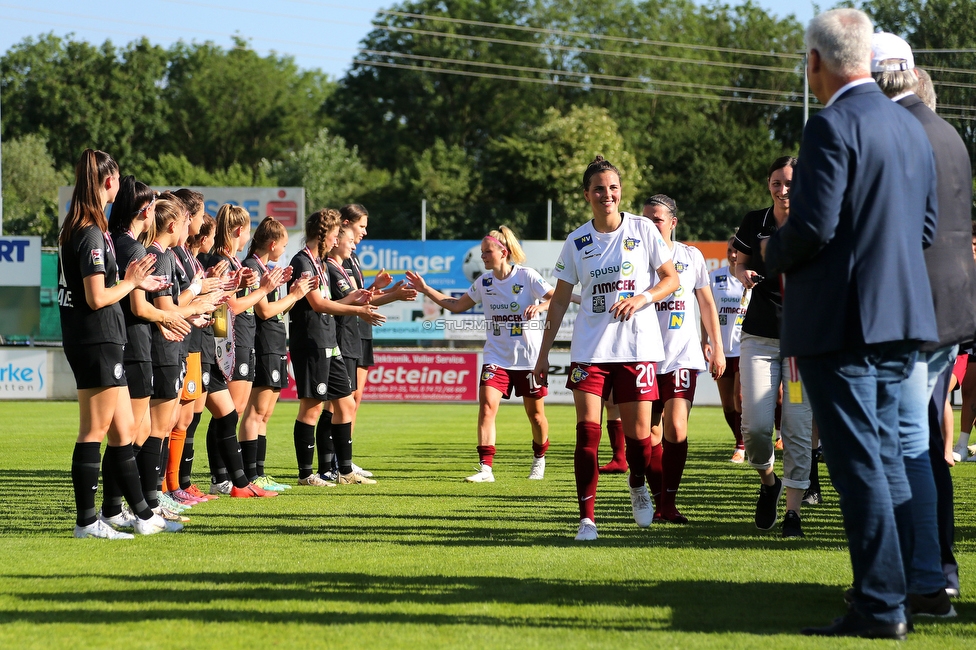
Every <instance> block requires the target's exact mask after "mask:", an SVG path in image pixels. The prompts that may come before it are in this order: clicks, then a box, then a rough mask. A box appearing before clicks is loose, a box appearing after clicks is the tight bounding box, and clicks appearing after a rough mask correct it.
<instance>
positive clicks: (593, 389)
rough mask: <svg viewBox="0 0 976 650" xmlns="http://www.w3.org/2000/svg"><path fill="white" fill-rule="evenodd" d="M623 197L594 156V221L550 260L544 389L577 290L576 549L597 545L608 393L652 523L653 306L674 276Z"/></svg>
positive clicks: (590, 194) (634, 487)
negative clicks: (552, 284)
mask: <svg viewBox="0 0 976 650" xmlns="http://www.w3.org/2000/svg"><path fill="white" fill-rule="evenodd" d="M620 196H621V184H620V173H619V172H618V171H617V168H616V167H614V166H613V165H612V164H610V163H609V162H608V161H606V160H604V159H603V157H602V156H597V157H596V159H595V160H593V162H591V163H590V164H589V166H587V168H586V171H585V172H584V173H583V198H584V199H585V200H586V202H587V203H588V204H589V205H590V209H591V211H592V213H593V219H592V220H590V221H588V222H587V223H585V224H583V225H582V226H580V227H579V228H577V229H576V230H574V231H573V232H572V233H571V234H570V235H569V237H568V238H567V239H566V243H565V244H564V245H563V249H562V252H561V253H560V254H559V258H558V259H557V260H556V265H555V270H554V275H555V276H556V278H557V283H556V289H555V292H554V293H553V297H552V300H551V302H550V305H549V313H548V315H547V317H546V327H545V331H544V335H543V339H542V348H541V350H540V352H539V359H538V361H537V362H536V365H535V377H536V381H537V382H538V383H539V384H540V385H545V382H546V375H547V373H548V372H549V350H550V349H551V348H552V343H553V341H554V340H555V338H556V332H557V330H558V329H559V325H560V323H562V320H563V316H565V314H566V308H567V307H568V306H569V303H570V301H571V300H572V295H573V287H574V286H575V285H576V284H577V283H580V284H582V287H583V291H582V302H581V305H580V312H579V315H578V316H577V318H576V322H575V323H574V325H573V342H572V348H571V359H572V364H571V365H570V371H569V381H568V382H567V384H566V385H567V387H568V388H570V389H572V391H573V400H574V401H575V403H576V451H575V454H574V457H573V466H574V470H575V472H574V473H575V475H576V495H577V499H578V502H579V508H580V524H579V530H578V532H577V535H576V540H577V541H589V540H594V539H596V538H597V531H596V523H595V522H594V501H595V500H596V486H597V481H598V476H599V474H598V466H599V463H598V461H597V449H598V447H599V445H600V434H601V431H602V429H601V427H600V420H601V418H602V414H603V402H604V400H606V399H607V398H608V397H609V395H610V392H611V391H612V392H613V398H614V402H615V403H616V404H617V406H618V408H619V409H620V418H621V421H622V423H623V429H624V435H625V436H626V447H627V449H626V454H627V464H628V465H629V466H630V477H629V481H630V502H631V507H632V510H633V514H634V520H635V521H636V522H637V525H638V526H640V527H642V528H646V527H647V526H650V524H651V520H652V519H653V516H654V510H653V507H652V505H651V498H650V494H649V493H648V491H647V486H646V485H645V472H646V469H647V466H648V463H649V461H650V455H651V444H650V443H651V439H650V435H651V400H653V399H655V398H656V397H657V394H658V393H657V383H656V381H655V379H656V368H655V362H658V361H662V360H663V359H664V344H663V342H662V340H661V329H660V327H659V326H658V323H657V315H656V314H655V312H654V306H653V304H652V303H654V302H657V301H658V300H661V299H663V298H664V297H665V296H669V295H671V294H672V293H674V291H675V289H677V288H678V273H677V271H675V268H674V264H673V263H672V262H671V250H670V249H669V248H668V245H667V244H665V243H664V240H663V239H662V238H661V233H659V232H658V231H657V229H656V228H655V227H654V226H653V224H651V222H650V221H648V220H647V219H644V218H642V217H638V216H635V215H632V214H627V213H625V212H620V210H619V205H620Z"/></svg>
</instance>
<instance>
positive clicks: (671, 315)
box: [654, 242, 708, 375]
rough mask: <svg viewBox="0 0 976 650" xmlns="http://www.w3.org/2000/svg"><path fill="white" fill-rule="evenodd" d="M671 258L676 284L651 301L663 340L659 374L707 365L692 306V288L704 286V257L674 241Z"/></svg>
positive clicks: (706, 275) (693, 299)
mask: <svg viewBox="0 0 976 650" xmlns="http://www.w3.org/2000/svg"><path fill="white" fill-rule="evenodd" d="M671 261H673V262H674V270H675V271H677V272H678V279H679V281H680V284H679V285H678V288H677V289H676V290H675V292H674V293H672V294H671V295H670V296H668V297H667V298H665V299H664V300H659V301H658V302H656V303H654V308H655V309H656V310H657V320H658V323H660V325H661V338H663V339H664V363H663V364H661V365H660V366H659V367H658V369H657V372H658V374H661V375H663V374H665V373H668V372H674V371H675V370H677V369H678V368H688V369H690V370H704V369H705V368H707V367H708V366H706V365H705V355H704V353H702V349H701V335H700V334H699V329H698V319H696V318H695V305H694V301H695V290H696V289H702V288H704V287H707V286H708V267H707V266H705V258H704V257H703V256H702V254H701V251H700V250H698V249H697V248H693V247H691V246H688V245H687V244H682V243H681V242H675V244H674V256H673V257H672V258H671Z"/></svg>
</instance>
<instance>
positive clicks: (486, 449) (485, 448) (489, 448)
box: [478, 445, 495, 467]
mask: <svg viewBox="0 0 976 650" xmlns="http://www.w3.org/2000/svg"><path fill="white" fill-rule="evenodd" d="M478 459H479V461H480V462H481V464H482V465H487V466H488V467H491V463H492V461H493V460H494V459H495V445H478Z"/></svg>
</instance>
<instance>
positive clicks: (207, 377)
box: [200, 372, 210, 388]
mask: <svg viewBox="0 0 976 650" xmlns="http://www.w3.org/2000/svg"><path fill="white" fill-rule="evenodd" d="M200 379H202V380H203V387H204V388H208V387H209V386H210V373H209V372H205V373H203V375H202V376H201V377H200Z"/></svg>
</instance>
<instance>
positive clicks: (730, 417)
mask: <svg viewBox="0 0 976 650" xmlns="http://www.w3.org/2000/svg"><path fill="white" fill-rule="evenodd" d="M722 415H724V416H725V422H726V423H727V424H728V425H729V429H731V430H732V435H733V436H735V446H736V447H738V446H739V445H741V444H743V442H742V415H741V414H739V413H736V412H735V411H734V410H729V411H726V410H725V409H722Z"/></svg>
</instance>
